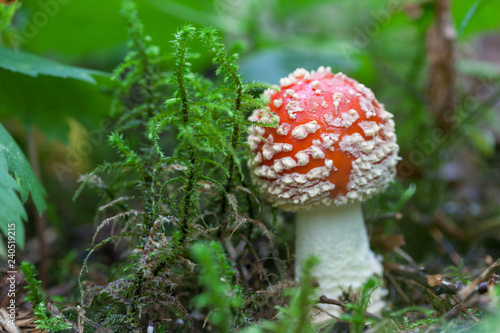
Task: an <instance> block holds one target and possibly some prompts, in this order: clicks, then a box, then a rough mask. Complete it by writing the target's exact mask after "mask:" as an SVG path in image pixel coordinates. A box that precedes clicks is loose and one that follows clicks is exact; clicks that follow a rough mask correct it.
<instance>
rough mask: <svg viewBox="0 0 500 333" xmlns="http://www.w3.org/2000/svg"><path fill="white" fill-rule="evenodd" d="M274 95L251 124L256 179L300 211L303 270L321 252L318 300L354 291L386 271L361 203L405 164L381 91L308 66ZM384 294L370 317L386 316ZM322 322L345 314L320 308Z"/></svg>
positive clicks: (274, 198)
mask: <svg viewBox="0 0 500 333" xmlns="http://www.w3.org/2000/svg"><path fill="white" fill-rule="evenodd" d="M280 86H281V87H280V90H279V91H275V90H268V91H266V92H265V96H267V98H269V103H268V105H267V107H266V108H262V109H257V110H255V111H254V112H253V114H252V116H251V117H250V120H252V121H254V122H256V123H269V122H271V121H273V120H278V121H279V125H278V127H277V128H271V127H262V126H251V127H250V129H249V132H250V134H249V136H248V142H249V145H250V148H251V149H252V151H253V153H254V157H253V159H251V160H250V162H249V166H250V169H251V174H252V177H253V180H254V182H255V183H256V184H257V186H258V187H259V188H260V190H261V192H262V193H263V195H264V196H265V197H267V199H268V200H269V201H270V202H271V203H272V204H273V205H274V206H276V207H278V208H281V209H284V210H288V211H293V212H297V216H296V223H297V229H296V249H295V255H296V257H295V260H296V263H295V272H296V278H299V275H300V274H299V273H300V272H301V267H302V265H303V263H304V261H305V260H306V259H307V258H308V257H310V256H312V255H316V256H317V257H318V258H319V259H320V260H321V262H320V264H319V265H318V266H317V267H316V268H315V269H314V271H313V273H312V274H313V276H314V277H315V278H316V280H317V282H318V283H319V293H320V294H319V295H325V296H327V297H329V298H332V299H338V298H341V297H342V294H343V293H344V292H356V291H357V290H359V288H360V287H361V286H362V285H363V284H364V283H365V282H366V281H368V280H369V279H370V277H372V276H374V275H378V276H381V275H382V273H383V268H382V265H381V264H380V262H379V260H378V259H377V258H376V256H375V255H374V253H373V252H372V251H371V250H370V246H369V241H368V235H367V232H366V228H365V225H364V221H363V214H362V209H361V204H362V203H363V202H364V201H365V200H367V199H368V198H370V197H371V196H373V195H375V194H377V193H379V192H381V191H383V190H384V189H385V188H386V187H387V185H388V184H389V183H390V182H391V181H392V179H393V177H394V174H395V166H396V164H397V162H398V160H399V158H398V151H399V147H398V145H397V143H396V135H395V133H394V131H395V129H394V126H395V125H394V121H393V120H392V117H393V116H392V114H391V113H389V112H387V111H386V110H385V109H384V106H383V104H381V103H379V102H378V101H377V100H376V99H375V96H374V94H373V92H372V91H371V90H370V89H368V88H367V87H365V86H364V85H362V84H360V83H358V82H357V81H355V80H353V79H351V78H348V77H347V76H346V75H344V74H342V73H338V74H333V73H332V72H331V69H330V68H329V67H327V68H325V67H320V68H318V70H317V71H311V72H309V71H307V70H305V69H303V68H299V69H297V70H295V71H294V72H293V73H292V74H290V75H289V76H288V77H286V78H283V79H281V81H280ZM384 293H385V291H384V289H377V290H375V292H374V293H373V294H372V297H371V303H370V305H369V306H368V311H370V312H379V311H380V310H381V309H382V308H383V306H384V302H383V301H382V297H383V295H384ZM319 307H321V308H322V310H324V311H321V312H319V314H316V315H315V320H317V321H322V320H326V319H329V318H331V317H330V316H328V314H327V313H330V314H332V315H336V316H338V315H339V314H340V313H341V308H340V307H338V306H335V305H328V304H320V305H319Z"/></svg>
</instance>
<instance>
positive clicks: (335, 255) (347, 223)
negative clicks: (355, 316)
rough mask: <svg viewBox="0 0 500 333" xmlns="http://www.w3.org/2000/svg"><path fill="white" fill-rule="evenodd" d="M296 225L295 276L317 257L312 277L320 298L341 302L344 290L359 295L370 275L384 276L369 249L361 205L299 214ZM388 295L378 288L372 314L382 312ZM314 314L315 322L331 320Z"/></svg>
mask: <svg viewBox="0 0 500 333" xmlns="http://www.w3.org/2000/svg"><path fill="white" fill-rule="evenodd" d="M296 223H297V230H296V232H297V233H296V235H297V236H296V237H297V238H296V249H295V276H296V277H297V278H299V277H300V270H301V267H302V263H303V262H304V260H306V259H307V258H308V257H310V256H312V255H315V256H317V257H318V258H319V259H320V263H319V264H318V265H317V266H316V267H315V269H314V271H313V276H314V278H315V279H316V281H317V282H318V283H319V288H318V296H320V295H325V296H327V297H328V298H331V299H340V298H342V294H343V292H344V291H345V292H349V291H352V292H356V291H357V290H358V289H359V288H360V287H361V286H362V285H363V284H364V283H365V282H366V281H367V280H368V279H369V278H370V277H371V276H373V275H378V276H382V273H383V267H382V265H381V263H380V262H379V261H378V260H377V258H376V257H375V254H374V253H373V252H372V251H371V250H370V244H369V240H368V235H367V233H366V228H365V224H364V221H363V212H362V209H361V204H354V205H349V206H340V207H336V206H330V207H326V208H322V209H317V210H313V211H304V212H298V213H297V217H296ZM385 293H386V291H385V290H384V289H381V288H379V289H377V290H376V291H375V292H374V293H373V294H372V297H371V299H370V305H369V306H368V311H369V312H372V313H377V312H380V311H381V310H382V308H383V306H384V302H383V300H382V297H383V296H384V295H385ZM318 307H320V308H321V309H322V310H324V311H326V312H328V313H330V314H332V315H334V316H339V315H340V314H341V313H342V309H341V308H340V307H338V306H336V305H328V304H318ZM314 312H317V311H313V315H314V319H315V321H323V320H327V319H331V317H330V316H328V315H327V314H326V313H324V312H319V313H316V314H314Z"/></svg>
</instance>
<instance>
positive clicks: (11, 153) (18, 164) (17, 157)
mask: <svg viewBox="0 0 500 333" xmlns="http://www.w3.org/2000/svg"><path fill="white" fill-rule="evenodd" d="M0 144H1V146H0V156H1V157H2V158H3V160H4V164H5V167H6V170H7V171H8V172H10V174H12V175H13V176H14V178H15V179H16V180H17V183H18V185H19V186H20V187H19V188H14V187H13V185H12V184H11V183H10V185H9V186H10V187H11V188H12V189H15V190H16V191H18V192H19V193H20V194H21V200H22V201H23V202H26V200H28V195H29V193H31V197H32V198H33V202H34V203H35V206H36V208H37V210H38V213H39V214H42V212H43V211H44V210H45V209H46V208H47V205H46V203H45V198H44V197H45V190H44V189H43V187H42V185H41V184H40V182H39V181H38V179H37V178H36V176H35V174H34V173H33V170H32V169H31V166H30V164H29V163H28V161H27V160H26V158H25V157H24V154H23V152H22V150H21V148H19V146H18V145H17V143H16V142H15V141H14V139H13V138H12V137H11V136H10V134H9V133H8V132H7V130H6V129H5V128H4V127H3V125H1V124H0ZM2 173H3V174H4V176H3V177H4V178H3V180H4V181H6V182H8V178H7V177H6V176H5V168H4V170H3V172H2ZM11 178H12V177H11ZM2 183H3V181H2ZM22 217H23V219H25V218H26V216H25V215H23V216H22Z"/></svg>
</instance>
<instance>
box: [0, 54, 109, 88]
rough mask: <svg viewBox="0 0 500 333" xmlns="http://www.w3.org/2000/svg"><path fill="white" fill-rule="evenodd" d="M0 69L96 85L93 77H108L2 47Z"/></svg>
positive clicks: (105, 74)
mask: <svg viewBox="0 0 500 333" xmlns="http://www.w3.org/2000/svg"><path fill="white" fill-rule="evenodd" d="M0 68H4V69H7V70H10V71H12V72H18V73H22V74H25V75H29V76H33V77H37V76H38V75H49V76H55V77H62V78H72V79H76V80H81V81H85V82H89V83H94V84H95V83H96V81H95V79H94V78H93V77H92V75H101V76H107V75H109V74H108V73H105V72H100V71H96V70H91V69H85V68H79V67H73V66H68V65H64V64H61V63H58V62H55V61H52V60H49V59H45V58H42V57H39V56H37V55H34V54H30V53H26V52H22V51H16V50H13V49H10V48H6V47H0Z"/></svg>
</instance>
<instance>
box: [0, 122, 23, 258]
mask: <svg viewBox="0 0 500 333" xmlns="http://www.w3.org/2000/svg"><path fill="white" fill-rule="evenodd" d="M2 130H3V127H2V126H1V125H0V131H2ZM0 142H3V140H1V139H0ZM6 151H7V148H6V147H5V146H4V145H2V144H0V208H1V210H2V214H1V215H0V232H1V233H2V234H4V235H7V233H8V230H9V227H10V225H11V224H14V230H15V231H16V243H17V245H18V246H19V247H20V248H24V226H23V222H22V220H26V218H27V215H26V211H25V210H24V207H23V204H22V203H21V200H20V199H19V196H18V193H20V192H21V187H20V185H19V184H18V183H17V182H16V180H15V179H14V178H13V177H12V176H11V175H10V173H9V168H8V165H7V159H6V157H5V156H4V155H5V152H6Z"/></svg>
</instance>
